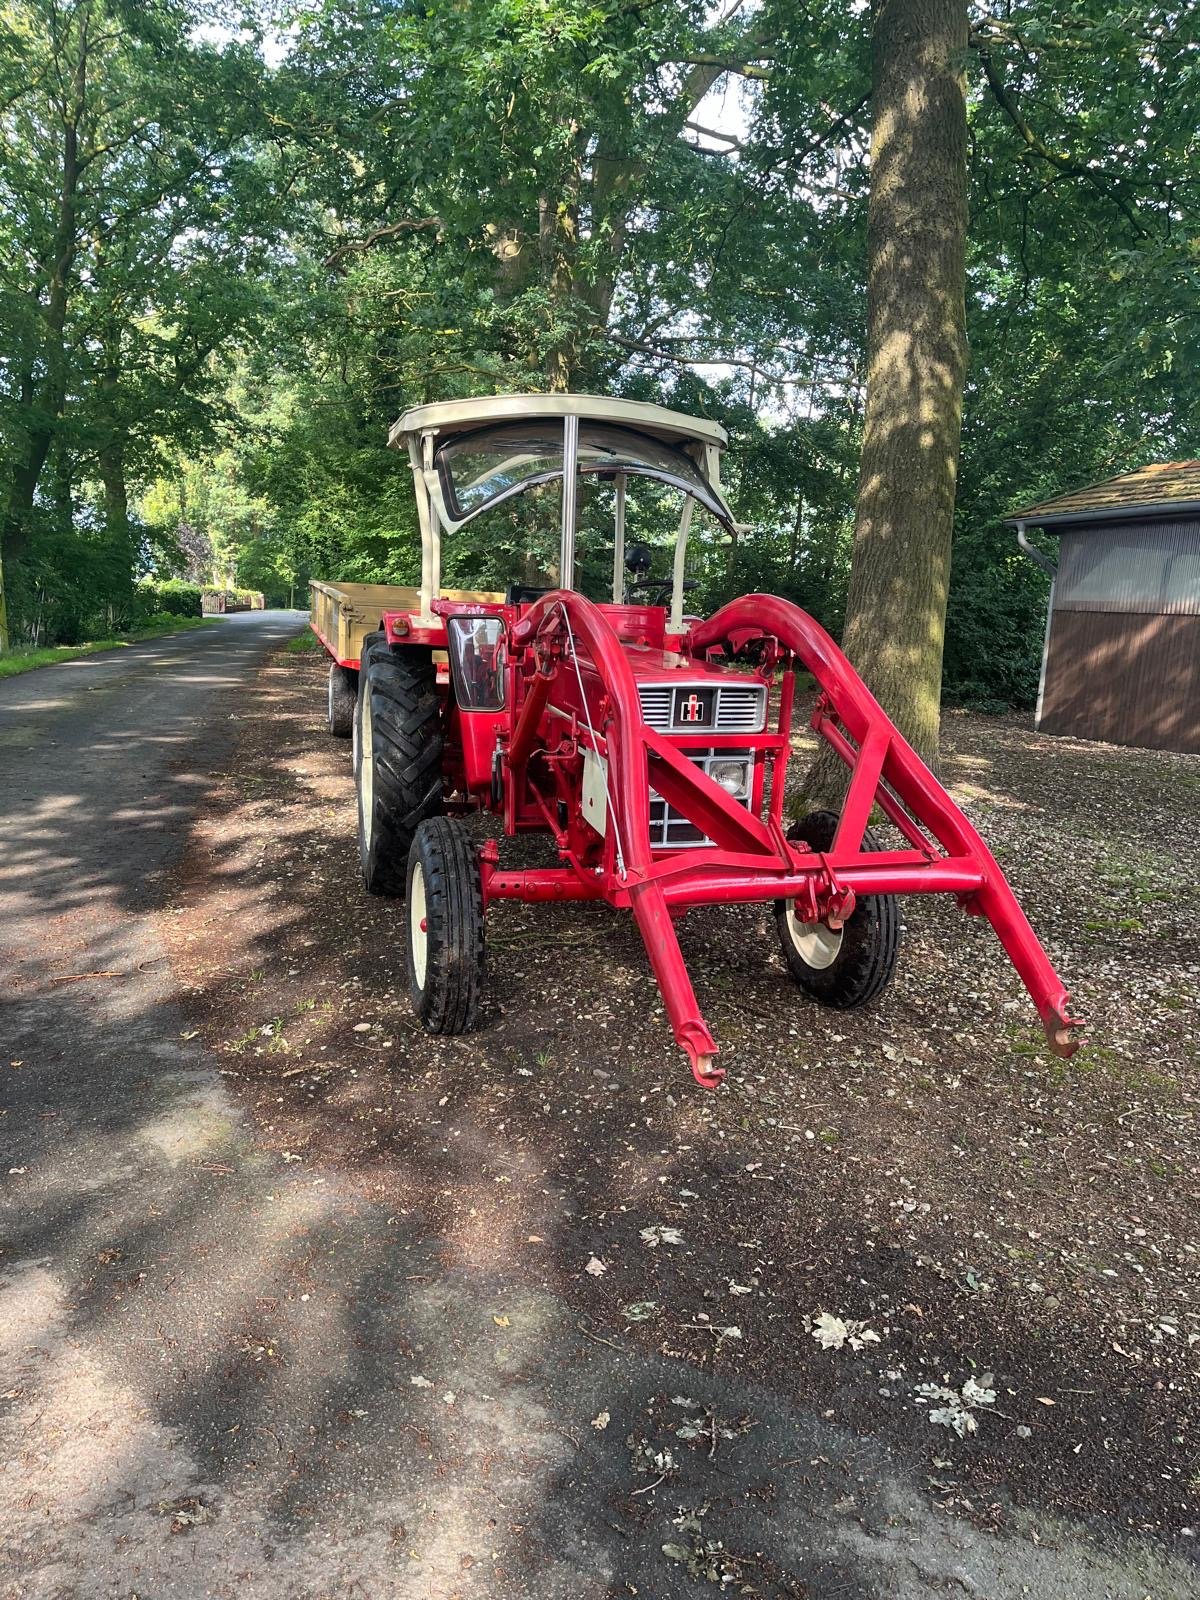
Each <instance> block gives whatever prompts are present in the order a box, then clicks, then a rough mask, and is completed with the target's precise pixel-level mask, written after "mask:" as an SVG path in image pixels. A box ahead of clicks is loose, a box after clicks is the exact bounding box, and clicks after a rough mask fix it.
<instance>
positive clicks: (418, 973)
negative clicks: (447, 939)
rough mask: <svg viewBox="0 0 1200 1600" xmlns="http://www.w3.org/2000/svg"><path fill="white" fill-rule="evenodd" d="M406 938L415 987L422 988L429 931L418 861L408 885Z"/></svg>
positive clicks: (423, 884)
mask: <svg viewBox="0 0 1200 1600" xmlns="http://www.w3.org/2000/svg"><path fill="white" fill-rule="evenodd" d="M408 940H409V945H410V947H411V949H412V964H413V978H414V979H415V981H416V985H417V988H418V989H424V987H425V968H426V965H427V964H428V961H429V932H428V928H427V926H426V917H425V874H424V873H423V872H422V871H421V863H420V862H419V861H417V862H414V864H413V875H412V882H411V883H410V884H409V886H408Z"/></svg>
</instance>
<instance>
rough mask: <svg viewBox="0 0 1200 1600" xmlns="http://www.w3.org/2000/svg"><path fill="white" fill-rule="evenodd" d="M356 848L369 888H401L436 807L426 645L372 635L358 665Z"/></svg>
mask: <svg viewBox="0 0 1200 1600" xmlns="http://www.w3.org/2000/svg"><path fill="white" fill-rule="evenodd" d="M359 680H360V681H359V695H358V726H357V734H358V738H357V744H356V751H355V754H356V758H357V772H356V776H357V779H358V856H359V863H360V865H361V867H362V878H363V885H364V887H365V888H366V889H367V890H368V892H369V893H371V894H384V895H395V896H397V897H400V896H403V894H404V891H405V882H406V874H407V869H408V852H409V848H410V846H411V845H412V842H413V837H414V835H415V834H416V832H417V829H418V828H419V827H420V826H421V824H422V822H424V821H425V820H426V818H428V817H433V816H436V815H437V814H438V813H439V812H440V811H441V809H442V724H441V707H440V705H439V702H438V695H437V677H436V672H435V668H434V665H433V652H432V651H431V650H427V649H422V648H416V647H413V646H408V647H405V648H403V649H397V650H392V649H390V648H389V647H388V645H387V644H386V643H385V642H383V641H380V642H377V643H375V642H373V643H371V644H370V645H369V646H368V647H367V648H365V649H364V651H363V656H362V663H361V666H360V668H359Z"/></svg>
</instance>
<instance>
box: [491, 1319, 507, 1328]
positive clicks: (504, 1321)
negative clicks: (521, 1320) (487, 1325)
mask: <svg viewBox="0 0 1200 1600" xmlns="http://www.w3.org/2000/svg"><path fill="white" fill-rule="evenodd" d="M492 1321H493V1322H494V1323H495V1324H496V1326H497V1327H498V1328H511V1327H512V1323H511V1322H510V1321H509V1319H508V1318H507V1317H493V1318H492Z"/></svg>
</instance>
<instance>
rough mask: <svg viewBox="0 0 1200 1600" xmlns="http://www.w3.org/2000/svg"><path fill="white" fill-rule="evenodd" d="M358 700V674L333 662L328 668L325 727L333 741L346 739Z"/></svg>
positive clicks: (349, 732)
mask: <svg viewBox="0 0 1200 1600" xmlns="http://www.w3.org/2000/svg"><path fill="white" fill-rule="evenodd" d="M357 700H358V673H357V672H355V670H354V668H353V667H341V666H339V665H338V663H337V662H336V661H335V662H333V664H332V665H331V666H330V668H329V699H328V709H327V711H326V718H325V720H326V726H327V727H328V729H329V731H330V733H331V734H332V735H333V737H334V738H335V739H348V738H349V737H350V734H351V732H352V731H353V728H354V708H355V704H356V702H357Z"/></svg>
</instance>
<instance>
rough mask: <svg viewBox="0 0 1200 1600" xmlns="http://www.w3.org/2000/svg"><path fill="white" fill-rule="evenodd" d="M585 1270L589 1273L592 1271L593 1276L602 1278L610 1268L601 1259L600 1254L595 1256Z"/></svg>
mask: <svg viewBox="0 0 1200 1600" xmlns="http://www.w3.org/2000/svg"><path fill="white" fill-rule="evenodd" d="M583 1270H584V1271H585V1272H587V1273H590V1275H591V1276H592V1277H593V1278H602V1277H603V1276H604V1274H605V1273H606V1272H607V1271H608V1268H607V1267H606V1266H605V1265H604V1263H603V1261H601V1260H600V1257H599V1256H593V1257H592V1258H591V1260H590V1261H589V1262H588V1264H587V1266H586V1267H584V1269H583Z"/></svg>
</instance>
